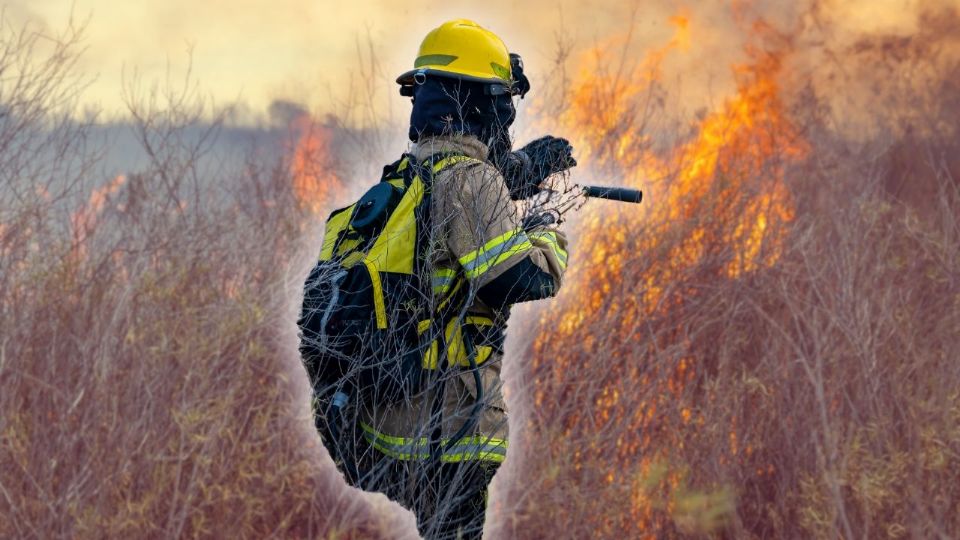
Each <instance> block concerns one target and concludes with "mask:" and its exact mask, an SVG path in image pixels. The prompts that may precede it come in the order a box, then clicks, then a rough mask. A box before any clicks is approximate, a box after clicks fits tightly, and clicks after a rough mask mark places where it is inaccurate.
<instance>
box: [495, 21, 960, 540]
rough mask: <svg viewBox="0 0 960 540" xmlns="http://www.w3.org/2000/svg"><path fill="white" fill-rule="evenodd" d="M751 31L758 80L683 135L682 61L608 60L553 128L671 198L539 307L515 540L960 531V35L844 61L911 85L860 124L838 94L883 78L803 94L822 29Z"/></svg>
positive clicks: (632, 223) (577, 89)
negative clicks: (611, 69)
mask: <svg viewBox="0 0 960 540" xmlns="http://www.w3.org/2000/svg"><path fill="white" fill-rule="evenodd" d="M940 16H942V17H947V18H949V19H951V20H955V17H956V13H955V12H953V11H948V12H946V13H945V14H941V15H940ZM921 17H927V18H931V16H929V15H922V16H921ZM685 26H686V25H682V28H685ZM927 28H931V30H930V31H929V32H937V30H936V29H937V28H939V26H932V27H931V26H928V27H927ZM750 29H751V31H754V32H756V36H755V37H756V39H755V43H754V46H752V47H751V48H750V49H749V50H748V51H747V53H748V57H749V58H751V61H750V62H749V63H747V64H745V65H742V66H735V67H734V70H735V73H736V75H737V92H736V94H735V95H733V96H732V97H730V98H728V99H726V100H724V101H723V103H722V105H721V106H720V107H719V108H718V109H717V110H715V111H713V112H708V113H706V114H704V115H702V116H701V117H700V119H699V120H698V121H697V122H696V123H695V128H694V129H693V130H692V133H691V134H690V135H689V137H686V138H681V139H680V142H678V143H676V144H664V143H663V142H662V141H663V140H670V139H669V138H664V137H662V136H660V137H658V136H657V132H656V131H655V130H654V129H652V128H651V127H650V126H651V125H653V124H654V123H655V122H654V121H653V120H660V119H659V118H657V117H656V115H658V114H661V113H662V112H663V108H662V105H659V104H660V103H662V100H660V99H659V97H660V96H662V95H663V94H664V93H665V89H664V87H663V86H662V83H661V82H660V81H659V79H658V76H657V73H658V71H657V66H658V62H659V61H660V60H661V59H662V58H663V57H664V56H663V55H664V52H663V50H659V49H658V50H656V51H653V53H651V54H648V55H647V57H646V59H645V60H641V61H638V62H637V63H636V65H637V69H636V70H635V71H633V72H631V71H630V69H629V68H626V69H625V68H624V67H623V66H624V65H626V66H629V65H630V61H629V58H624V62H623V63H621V64H617V62H610V61H609V59H610V58H611V57H612V58H616V54H617V53H616V52H615V51H616V50H618V49H616V48H614V49H604V50H602V51H600V52H599V53H596V54H594V57H596V58H601V57H602V58H606V59H607V60H608V61H607V64H608V65H614V66H616V67H617V68H618V71H616V72H615V73H613V74H612V75H611V77H610V78H609V79H605V76H606V74H605V73H604V72H602V71H601V72H600V73H599V74H598V73H591V74H589V75H587V74H585V75H584V76H582V77H580V78H579V79H578V82H577V83H576V84H574V85H572V90H571V93H570V95H569V96H568V99H567V100H566V102H567V103H568V104H569V108H568V109H567V113H566V114H565V116H563V117H561V118H566V119H568V120H569V122H570V123H569V124H566V125H561V126H553V127H552V129H553V130H555V131H562V132H569V133H579V134H580V139H579V141H578V142H579V147H580V148H582V149H583V153H584V154H585V155H586V156H591V157H592V158H593V159H594V160H596V162H595V163H596V167H597V168H600V169H602V171H603V172H604V173H608V174H609V173H611V172H613V173H617V174H618V175H619V176H621V177H622V178H624V179H625V181H626V182H628V183H630V184H632V185H634V186H637V187H644V188H645V189H646V190H647V193H648V195H649V197H648V199H647V201H645V203H644V204H645V205H647V208H646V209H645V210H644V211H643V212H642V213H640V214H628V213H627V212H625V211H616V210H614V209H613V208H610V207H602V208H601V206H600V205H599V204H598V205H596V206H595V207H593V208H592V209H591V210H590V212H589V213H588V214H586V215H585V216H584V217H583V219H582V220H581V221H579V222H577V227H578V228H579V232H578V237H579V238H581V239H585V238H589V239H590V241H589V243H586V242H583V241H582V240H581V241H580V242H576V241H574V244H573V245H574V246H575V248H577V247H578V248H579V249H576V252H575V253H574V255H573V257H574V261H573V263H572V265H571V267H572V271H571V278H570V280H569V281H570V282H571V285H570V286H568V287H567V288H566V290H564V291H562V292H561V295H560V299H559V301H558V302H556V303H555V304H553V305H551V306H550V308H549V309H547V310H544V311H543V312H542V313H541V314H540V316H539V322H538V323H537V324H535V325H534V327H533V329H532V330H531V331H532V332H533V333H534V335H535V336H536V337H535V338H534V339H533V340H532V342H531V343H529V345H528V346H527V348H526V353H525V356H527V357H528V358H529V366H528V367H526V368H524V369H522V372H521V373H519V374H517V375H516V376H515V379H514V388H512V389H511V392H510V396H512V402H513V405H514V409H515V410H518V411H519V413H520V414H519V415H518V416H515V417H514V418H513V420H512V426H513V427H514V431H513V433H515V434H517V437H518V438H519V439H520V440H519V441H516V443H517V444H513V445H512V446H511V452H512V453H513V454H512V456H511V460H512V461H511V462H510V463H508V467H509V469H508V470H509V471H510V473H509V476H507V475H503V476H501V477H500V478H499V479H498V484H497V492H499V495H500V498H498V497H496V496H495V497H494V499H495V500H496V506H495V509H496V514H495V516H496V517H495V519H494V521H493V523H492V525H493V529H494V530H495V531H496V532H497V534H500V535H516V536H522V535H523V531H531V530H536V531H539V532H538V535H542V536H543V537H550V536H562V537H571V536H576V537H588V536H589V537H603V538H636V537H644V536H645V537H650V538H665V537H678V536H686V535H691V534H705V533H710V534H714V535H720V536H725V537H734V538H745V537H755V538H770V537H775V538H809V537H817V538H836V537H845V538H853V537H892V538H895V537H921V538H922V537H937V536H943V537H947V536H953V535H956V534H957V533H958V531H960V521H958V520H957V512H956V509H957V508H958V505H960V488H958V486H960V484H958V482H957V481H956V480H957V478H960V429H958V426H960V422H958V419H960V416H958V414H960V393H958V392H957V388H958V387H960V368H958V366H957V365H956V351H957V350H960V334H958V332H957V328H960V273H958V268H960V266H958V262H960V259H958V257H960V243H958V240H960V236H958V233H960V184H958V181H957V175H958V174H960V163H958V162H957V160H956V158H955V156H957V155H960V154H958V152H960V145H958V143H957V131H956V126H957V125H958V124H957V122H956V120H958V119H960V109H958V108H957V107H956V100H955V98H954V97H953V96H956V95H957V92H958V91H960V87H958V85H957V84H958V83H957V81H958V80H960V79H958V78H957V77H955V76H953V77H951V75H955V74H956V73H957V69H958V66H960V63H958V57H957V56H956V55H951V54H950V53H951V50H950V45H951V42H950V41H949V40H950V39H952V38H950V37H949V34H945V33H943V32H941V34H940V35H934V34H929V35H928V33H923V32H921V33H919V34H917V35H915V36H913V37H912V38H902V39H898V40H893V43H892V44H891V39H888V38H877V39H862V40H859V41H858V42H857V43H856V44H855V45H854V46H852V47H849V48H845V49H842V50H838V51H829V52H830V53H832V54H833V55H834V58H835V59H837V60H838V61H839V62H843V63H844V65H849V66H856V70H855V71H856V72H857V73H859V74H862V73H870V74H871V76H872V77H877V76H878V75H879V74H884V73H886V74H895V75H896V77H893V78H891V79H890V81H900V82H903V83H904V84H903V87H902V88H901V90H907V91H909V92H911V94H910V95H909V98H907V97H905V96H902V95H897V94H896V92H895V91H890V92H889V95H887V94H884V95H885V96H886V97H888V98H897V99H894V100H893V101H889V102H887V104H889V105H891V106H892V108H890V109H885V110H884V111H883V112H882V113H881V112H880V111H875V112H874V111H859V112H860V113H863V114H862V116H861V118H859V119H856V118H857V115H856V114H852V113H851V112H850V111H844V115H843V116H844V117H845V118H847V119H849V120H850V121H851V122H853V121H859V120H862V119H863V118H869V119H870V121H871V122H880V123H881V124H882V125H884V126H889V127H885V128H883V129H881V130H878V131H876V132H872V133H871V134H870V135H869V136H865V132H861V133H859V134H857V136H851V135H850V132H851V130H850V129H849V128H850V126H849V125H843V126H837V125H836V124H834V123H833V121H834V120H835V118H836V117H835V116H833V115H831V114H830V107H831V105H832V104H836V103H837V102H838V100H837V97H838V96H837V94H846V95H852V94H854V89H853V87H856V89H857V90H859V89H861V87H862V85H863V84H868V83H869V82H870V81H866V82H865V81H864V80H861V79H857V80H855V81H852V82H851V81H845V80H842V79H834V80H831V82H830V84H829V87H823V86H817V85H816V84H814V83H810V84H797V82H798V81H802V80H803V79H804V77H806V76H807V75H805V74H803V73H796V72H794V71H792V70H794V69H799V68H797V67H796V66H797V64H798V62H796V60H797V57H800V56H804V55H806V54H807V53H808V52H809V51H807V50H798V49H797V48H796V47H795V43H796V42H797V40H799V39H800V38H801V37H803V36H801V35H795V34H787V35H784V34H777V33H776V32H774V31H772V29H771V28H770V27H769V26H767V25H765V24H763V23H762V21H758V22H757V23H756V24H754V25H753V26H751V27H750ZM934 43H936V44H938V45H937V46H934V45H933V44H934ZM953 45H955V43H953ZM619 50H624V49H619ZM932 50H937V51H939V52H941V53H942V54H939V55H936V54H929V53H930V51H932ZM918 51H924V52H918ZM954 52H955V49H954ZM589 65H591V68H592V69H595V68H596V63H592V64H589ZM815 69H816V70H818V71H815V75H816V76H813V75H811V76H810V79H811V80H814V81H815V80H816V77H817V76H820V75H822V73H820V71H821V70H822V68H819V67H817V68H815ZM914 72H922V73H925V74H928V75H930V74H937V76H935V77H932V76H931V77H928V78H924V79H920V80H916V79H912V78H910V77H909V74H910V73H914ZM879 76H881V77H882V76H883V75H879ZM871 80H872V79H871ZM846 84H849V85H850V86H844V85H846ZM879 84H881V85H882V86H881V88H884V92H886V91H887V90H890V89H889V88H887V86H886V85H893V84H894V83H893V82H883V81H879ZM825 90H826V91H827V93H825V92H824V91H825ZM896 107H899V108H896ZM607 112H610V114H607ZM854 119H856V120H854ZM944 119H952V121H951V120H946V121H944ZM885 122H889V124H887V123H885ZM908 122H913V123H912V124H908ZM907 126H910V127H907ZM891 186H900V188H902V189H891ZM916 190H921V192H922V193H925V194H926V196H921V197H918V196H916ZM910 192H913V193H910ZM518 426H521V429H519V430H518V429H516V428H517V427H518ZM518 431H519V433H517V432H518ZM507 509H509V511H508V510H507ZM508 516H509V517H508Z"/></svg>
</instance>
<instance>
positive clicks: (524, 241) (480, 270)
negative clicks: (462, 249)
mask: <svg viewBox="0 0 960 540" xmlns="http://www.w3.org/2000/svg"><path fill="white" fill-rule="evenodd" d="M531 249H533V244H532V243H531V242H530V239H529V238H527V234H526V233H525V232H524V231H523V229H514V230H512V231H507V232H505V233H503V234H501V235H500V236H497V237H496V238H493V239H492V240H490V241H488V242H487V243H486V244H484V245H483V246H482V247H481V248H480V249H477V250H474V251H471V252H470V253H467V254H466V255H464V256H463V257H460V259H459V262H460V265H461V266H463V269H464V272H465V273H466V275H467V279H477V278H479V277H480V276H482V275H483V274H485V273H486V272H488V271H489V270H490V269H491V268H494V267H495V266H497V265H498V264H500V263H502V262H504V261H506V260H507V259H509V258H510V257H512V256H514V255H517V254H520V253H524V252H526V251H530V250H531Z"/></svg>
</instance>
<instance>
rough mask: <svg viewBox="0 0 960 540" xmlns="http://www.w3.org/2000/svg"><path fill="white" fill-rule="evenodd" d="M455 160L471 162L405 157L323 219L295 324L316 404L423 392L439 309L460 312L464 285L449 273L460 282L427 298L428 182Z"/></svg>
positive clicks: (383, 400) (440, 318)
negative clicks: (337, 397)
mask: <svg viewBox="0 0 960 540" xmlns="http://www.w3.org/2000/svg"><path fill="white" fill-rule="evenodd" d="M463 161H476V160H473V159H472V158H468V157H466V156H462V155H449V154H437V155H434V156H430V157H429V158H427V159H425V160H423V161H422V162H418V161H417V160H416V158H414V157H413V156H412V155H410V154H404V155H403V157H402V158H401V159H400V160H398V161H396V162H394V163H392V164H390V165H387V166H386V167H384V170H383V175H382V177H381V179H380V182H378V183H377V184H375V185H374V186H373V187H372V188H370V190H368V191H367V192H366V194H364V195H363V197H361V198H360V199H359V200H358V201H357V202H356V203H354V204H352V205H350V206H348V207H346V208H341V209H339V210H336V211H334V212H333V213H331V214H330V217H329V218H328V219H327V222H326V228H325V230H324V237H323V246H322V249H321V251H320V256H319V258H318V261H317V263H316V265H315V266H314V267H313V269H312V270H311V272H310V274H309V276H308V277H307V279H306V282H305V283H304V296H303V305H302V309H301V314H300V319H299V320H298V326H299V328H300V353H301V355H302V357H303V360H304V363H305V365H306V368H307V372H308V374H309V375H310V379H311V382H312V383H313V387H314V392H315V396H316V397H317V398H318V399H321V400H323V399H326V398H329V397H330V396H333V395H334V394H335V393H343V394H347V395H350V394H354V395H357V396H358V399H359V401H361V402H365V403H372V404H380V403H392V402H395V401H397V400H399V399H402V398H403V397H404V396H410V395H412V394H413V393H416V392H418V391H419V390H420V389H422V388H423V386H424V384H425V382H426V379H427V376H426V375H428V374H429V372H430V371H431V370H430V369H429V367H430V365H429V364H430V363H429V362H428V361H427V360H426V359H425V358H429V357H431V355H430V353H431V352H432V353H433V355H432V366H434V367H435V366H436V352H435V348H436V341H437V339H438V336H440V334H441V333H442V332H441V330H442V327H443V325H444V324H445V322H446V320H447V319H448V317H446V316H445V315H444V314H443V311H444V310H446V311H451V310H453V309H454V308H459V307H460V304H462V298H463V296H462V295H463V292H462V289H464V287H460V285H462V284H463V282H464V280H463V278H462V276H460V275H456V276H452V277H451V278H452V281H455V282H458V283H457V284H456V286H455V287H450V288H448V289H447V291H449V293H448V294H447V295H446V297H445V299H444V302H443V304H441V305H440V306H438V305H437V304H436V302H435V297H434V295H433V290H432V287H431V286H432V283H431V275H430V272H431V269H430V268H428V265H429V260H430V251H431V249H432V248H431V245H430V244H431V242H432V239H431V225H432V223H431V216H430V199H431V189H432V181H433V177H434V175H435V174H437V173H438V172H440V171H441V170H443V169H445V168H446V167H449V166H451V165H454V164H456V163H460V162H463ZM458 290H459V292H458ZM458 297H459V301H458ZM439 339H442V337H440V338H439ZM431 347H433V349H432V350H431ZM433 371H434V372H435V371H436V370H433ZM432 376H436V375H435V374H434V375H432ZM343 399H345V398H343Z"/></svg>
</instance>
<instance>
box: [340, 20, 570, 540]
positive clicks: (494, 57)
mask: <svg viewBox="0 0 960 540" xmlns="http://www.w3.org/2000/svg"><path fill="white" fill-rule="evenodd" d="M397 82H398V83H399V84H400V85H401V94H402V95H405V96H409V97H411V98H412V101H413V110H412V113H411V118H410V129H409V137H410V140H411V141H412V142H413V143H414V146H413V149H412V151H411V154H412V155H413V157H414V158H416V159H417V160H425V159H427V158H430V157H431V156H445V157H447V158H449V156H456V157H457V159H443V160H442V162H443V163H442V165H441V166H439V167H435V172H434V175H433V179H432V188H431V189H430V194H431V197H432V199H431V202H430V212H431V219H432V221H431V223H432V226H431V242H432V244H431V245H432V250H431V254H430V262H431V264H430V265H429V267H430V269H431V270H430V272H431V279H430V282H431V285H432V287H431V288H432V290H431V291H430V293H431V294H432V299H433V300H432V301H433V302H434V303H435V304H436V305H437V306H440V307H443V305H444V302H451V303H457V302H459V305H452V304H447V305H446V309H447V310H448V311H449V310H450V309H451V308H453V309H452V311H454V312H457V316H455V317H453V318H451V319H450V321H449V322H447V323H445V324H444V325H443V326H444V327H443V328H442V329H441V332H440V334H441V336H440V339H438V340H436V341H434V342H433V343H431V344H430V345H429V346H428V347H427V348H426V350H425V352H424V357H423V360H422V362H423V367H424V368H427V369H433V370H435V372H436V373H437V377H436V379H435V380H434V381H433V383H432V384H429V385H427V388H426V389H424V390H423V391H421V392H418V393H416V394H415V395H412V396H408V397H407V398H405V399H401V400H398V401H396V402H395V403H391V404H384V405H382V406H377V407H367V408H366V409H365V410H363V411H362V412H360V413H359V414H360V422H359V428H358V437H360V438H361V439H362V441H361V444H360V446H361V447H362V448H361V449H359V450H357V451H358V452H359V453H361V454H363V456H362V458H361V459H359V460H358V462H361V463H363V464H364V466H363V469H364V471H365V472H364V474H363V477H362V478H361V479H360V480H359V482H358V483H359V484H360V485H361V487H363V488H365V489H369V490H376V491H381V492H383V493H385V494H387V495H388V496H389V497H391V498H393V499H394V500H397V501H398V502H400V503H401V504H403V505H405V506H407V507H408V508H410V509H412V510H413V511H414V513H415V514H416V515H417V521H418V527H419V528H420V531H421V533H422V534H423V535H424V536H425V537H427V538H479V537H480V534H481V531H482V528H483V521H484V510H485V506H486V495H487V486H488V484H489V483H490V481H491V479H492V477H493V474H494V473H495V471H496V469H497V467H498V465H499V464H500V463H501V462H502V461H503V459H504V457H505V455H506V451H507V438H508V437H507V408H506V405H505V403H504V399H503V395H502V384H501V380H500V368H501V357H502V354H503V343H504V336H505V329H506V323H507V318H508V316H509V313H510V307H511V306H512V305H513V304H516V303H519V302H526V301H531V300H539V299H543V298H547V297H551V296H553V295H555V294H556V293H557V290H558V289H559V288H560V284H561V280H562V277H563V274H564V271H565V270H566V267H567V262H568V257H569V255H568V252H567V240H566V238H565V236H564V234H563V233H562V232H560V231H559V230H557V229H556V228H553V227H548V226H528V227H526V228H525V227H524V226H523V220H522V219H521V216H520V215H519V212H518V206H517V203H516V202H515V201H516V200H518V199H524V198H528V197H531V196H533V195H535V194H536V193H537V192H538V191H539V189H540V184H541V183H542V181H543V180H544V179H545V178H546V177H548V176H550V175H552V174H556V173H559V172H562V171H565V170H567V169H569V168H571V167H573V166H575V165H576V161H575V160H574V159H573V157H572V147H571V146H570V144H569V143H568V142H567V141H566V140H565V139H562V138H556V137H551V136H547V137H542V138H540V139H537V140H535V141H534V142H532V143H530V144H528V145H527V146H525V147H523V148H521V149H520V150H517V151H513V149H512V145H511V140H510V133H509V129H510V126H511V124H512V123H513V121H514V119H515V116H516V110H515V108H514V101H513V100H514V99H515V97H517V96H519V97H521V98H522V97H523V95H524V94H525V93H526V92H527V91H528V90H529V89H530V84H529V81H528V80H527V78H526V77H525V76H524V74H523V65H522V62H521V61H520V58H519V56H517V55H511V54H510V53H509V51H508V49H507V47H506V46H505V45H504V43H503V41H502V40H501V39H500V38H499V37H497V36H496V35H495V34H494V33H492V32H491V31H489V30H487V29H485V28H483V27H481V26H480V25H478V24H477V23H475V22H472V21H469V20H453V21H449V22H446V23H444V24H442V25H440V26H439V27H438V28H436V29H434V30H433V31H431V32H430V33H429V34H428V35H427V36H426V38H425V39H424V40H423V43H422V44H421V46H420V50H419V54H418V55H417V58H416V61H415V62H414V69H413V70H411V71H408V72H406V73H404V74H403V75H401V76H400V77H399V78H398V79H397ZM454 298H456V300H453V299H454ZM445 366H450V368H449V369H443V368H444V367H445ZM364 443H365V446H364Z"/></svg>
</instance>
